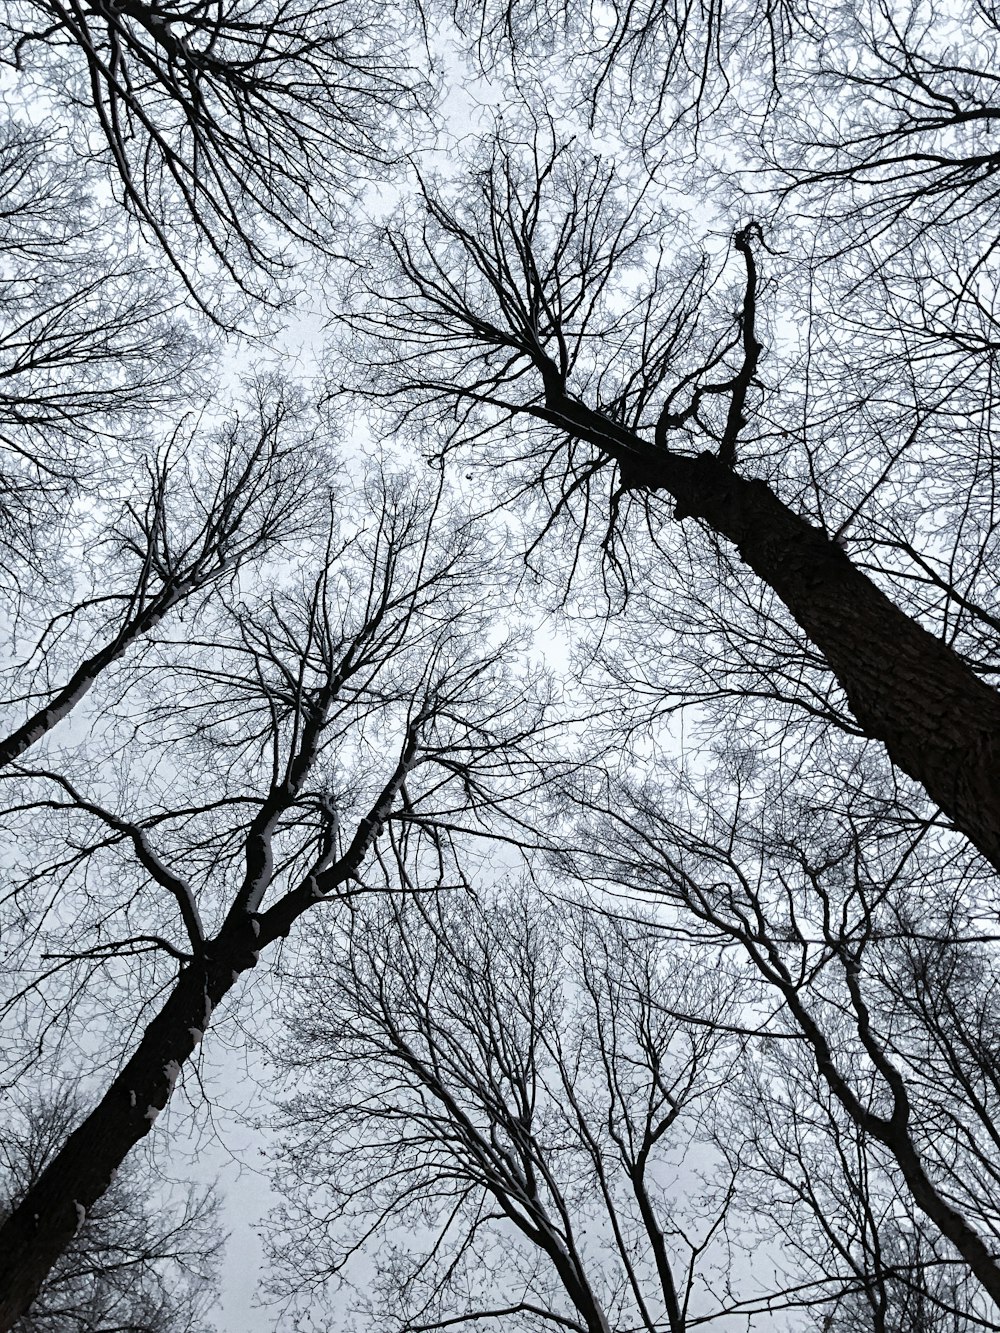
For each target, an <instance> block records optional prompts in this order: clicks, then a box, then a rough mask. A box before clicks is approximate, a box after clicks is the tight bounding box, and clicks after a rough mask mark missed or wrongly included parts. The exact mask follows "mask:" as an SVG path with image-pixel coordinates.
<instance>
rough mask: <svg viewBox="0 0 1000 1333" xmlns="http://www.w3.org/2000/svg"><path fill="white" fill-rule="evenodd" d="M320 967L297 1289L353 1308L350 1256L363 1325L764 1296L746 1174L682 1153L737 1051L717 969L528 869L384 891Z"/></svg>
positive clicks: (294, 1201)
mask: <svg viewBox="0 0 1000 1333" xmlns="http://www.w3.org/2000/svg"><path fill="white" fill-rule="evenodd" d="M310 970H311V971H313V972H314V973H315V976H316V981H315V982H314V983H313V985H311V986H310V988H309V990H308V1001H307V1004H306V1007H305V1011H304V1013H303V1014H301V1015H296V1016H295V1018H294V1019H292V1021H291V1024H290V1028H289V1036H290V1042H289V1038H284V1039H283V1042H282V1048H281V1052H280V1053H279V1055H278V1061H279V1063H280V1064H281V1065H282V1066H283V1067H284V1068H285V1069H286V1071H287V1072H288V1073H289V1075H290V1079H291V1082H292V1083H293V1085H294V1087H295V1088H296V1089H297V1091H296V1093H295V1095H294V1096H293V1097H292V1099H291V1100H290V1101H289V1102H288V1103H287V1104H286V1105H285V1107H284V1111H283V1116H282V1121H283V1124H284V1126H285V1129H286V1131H287V1144H286V1147H285V1149H284V1151H283V1154H282V1157H281V1168H280V1176H281V1178H282V1179H283V1188H284V1192H285V1194H286V1199H287V1203H286V1207H285V1209H284V1211H283V1213H282V1215H281V1217H280V1218H279V1220H278V1223H277V1227H276V1237H277V1240H276V1250H277V1273H278V1274H279V1275H280V1281H276V1282H275V1286H276V1287H277V1288H278V1289H279V1290H281V1291H283V1292H284V1293H285V1295H286V1296H289V1295H290V1301H291V1303H292V1304H293V1305H294V1304H296V1302H298V1301H301V1302H302V1304H303V1305H304V1306H306V1307H308V1308H310V1309H311V1310H312V1311H313V1313H314V1315H315V1313H316V1312H317V1310H322V1309H323V1308H325V1307H324V1306H323V1303H322V1302H323V1293H324V1292H328V1291H330V1290H331V1289H332V1290H333V1291H335V1292H336V1293H337V1295H336V1297H335V1300H334V1304H333V1307H332V1308H333V1309H337V1310H340V1311H343V1312H344V1313H345V1314H346V1306H345V1299H344V1298H345V1292H346V1291H348V1290H350V1288H351V1285H352V1278H353V1279H354V1282H355V1283H356V1284H358V1285H359V1286H360V1288H361V1290H360V1293H359V1300H358V1310H359V1311H362V1312H364V1315H365V1316H366V1317H367V1319H368V1320H369V1321H371V1323H372V1326H378V1327H381V1328H385V1327H387V1326H390V1325H387V1321H391V1326H392V1327H398V1328H399V1329H401V1330H404V1329H405V1330H410V1331H411V1333H412V1331H415V1330H418V1329H423V1330H429V1329H440V1328H449V1327H464V1326H470V1327H471V1326H475V1325H477V1324H481V1323H493V1322H497V1323H499V1324H501V1325H502V1326H503V1327H505V1328H506V1327H510V1328H525V1329H531V1328H544V1327H551V1326H556V1327H561V1328H570V1329H577V1330H587V1331H588V1333H599V1331H600V1333H606V1330H607V1329H609V1328H639V1329H644V1330H649V1333H652V1331H653V1330H660V1329H664V1328H666V1329H669V1330H671V1333H681V1330H684V1329H687V1328H690V1327H693V1326H694V1325H695V1324H698V1325H700V1324H702V1323H711V1322H712V1320H713V1319H714V1318H717V1317H719V1316H720V1315H724V1314H725V1313H726V1312H731V1311H733V1310H737V1311H738V1310H752V1309H753V1308H755V1306H756V1308H758V1309H760V1308H764V1306H765V1304H766V1302H765V1301H764V1300H763V1299H762V1297H763V1295H764V1292H763V1286H764V1284H763V1283H762V1282H757V1283H756V1290H754V1287H755V1281H754V1279H753V1278H751V1277H747V1279H746V1281H745V1283H744V1284H743V1285H744V1287H745V1288H746V1289H745V1290H743V1291H742V1292H739V1291H734V1289H733V1288H734V1286H735V1285H736V1281H737V1280H736V1278H735V1277H733V1276H732V1275H731V1272H730V1270H731V1267H732V1262H733V1255H732V1253H731V1246H732V1245H733V1244H734V1243H735V1242H734V1240H733V1238H732V1237H731V1235H730V1234H729V1232H728V1230H727V1228H728V1226H729V1225H730V1219H729V1217H728V1215H729V1213H730V1211H731V1206H732V1203H733V1198H734V1191H735V1188H736V1181H735V1174H736V1173H735V1172H733V1173H731V1172H729V1171H727V1170H726V1169H725V1167H724V1166H721V1162H722V1159H716V1160H717V1162H718V1163H720V1166H721V1169H719V1170H718V1171H715V1170H713V1167H712V1165H711V1164H710V1163H709V1162H708V1161H706V1160H705V1158H704V1155H703V1158H702V1162H701V1170H700V1171H699V1169H698V1166H697V1165H696V1164H693V1162H692V1157H696V1156H697V1148H698V1144H699V1141H700V1142H701V1145H702V1150H703V1151H704V1145H705V1142H706V1135H707V1123H708V1121H707V1117H708V1115H709V1112H710V1108H711V1106H712V1104H713V1102H714V1101H715V1099H716V1097H717V1095H718V1092H719V1089H720V1087H721V1086H722V1085H724V1084H725V1083H726V1081H727V1080H728V1079H729V1078H731V1077H732V1074H733V1069H734V1066H735V1065H736V1064H738V1062H739V1059H740V1054H741V1048H742V1039H741V1038H740V1036H739V1035H735V1036H734V1035H733V1033H732V1031H730V1030H727V1028H726V1026H725V1024H724V1023H722V1022H720V1021H719V1019H720V1016H721V1015H723V1014H726V1013H727V1012H728V1011H729V1009H730V1008H731V1004H732V993H731V992H732V986H731V982H730V980H729V979H727V978H726V977H725V976H724V975H720V974H718V973H714V974H713V973H711V972H709V971H708V970H706V969H705V968H704V967H703V966H701V965H700V963H699V961H698V959H697V958H695V957H693V956H691V955H690V954H688V953H685V951H684V950H683V948H682V947H681V946H680V945H678V944H676V942H667V941H665V940H664V939H663V937H662V936H659V935H658V934H657V933H656V932H655V931H654V930H653V929H652V928H651V924H650V922H648V921H642V920H632V921H629V920H625V919H623V920H621V921H617V922H616V921H614V920H611V919H602V918H600V917H593V916H590V915H588V914H587V913H585V912H584V913H581V912H580V910H579V908H575V907H572V906H570V905H568V904H566V903H560V904H552V905H546V904H544V902H542V901H540V900H539V898H538V895H537V892H536V891H534V890H525V889H521V890H517V891H511V890H507V891H506V892H504V893H500V894H497V893H495V892H494V893H492V894H489V895H487V896H483V897H478V896H477V897H471V896H468V895H464V896H460V897H452V898H446V899H426V898H424V897H421V896H418V897H413V898H410V899H408V900H403V901H396V900H381V901H379V902H375V903H371V904H369V905H367V906H366V907H365V908H364V909H361V910H359V911H358V912H357V913H356V914H355V915H354V916H353V917H352V918H351V920H350V923H349V931H348V936H347V939H346V941H345V940H342V939H340V938H338V935H337V934H336V933H332V934H331V936H330V937H329V938H328V939H327V940H325V941H323V942H322V943H321V944H320V946H319V947H318V949H317V952H316V957H315V959H314V960H313V963H312V966H311V969H310ZM689 1015H690V1016H693V1017H689ZM403 1235H405V1237H406V1239H405V1241H404V1240H402V1239H401V1237H402V1236H403ZM371 1271H374V1273H375V1274H376V1276H374V1277H372V1276H371V1275H370V1273H371ZM771 1295H772V1296H773V1299H774V1302H775V1304H780V1300H779V1298H778V1297H777V1295H776V1294H774V1293H771Z"/></svg>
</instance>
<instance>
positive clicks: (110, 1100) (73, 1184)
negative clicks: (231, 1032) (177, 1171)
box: [0, 921, 259, 1333]
mask: <svg viewBox="0 0 1000 1333" xmlns="http://www.w3.org/2000/svg"><path fill="white" fill-rule="evenodd" d="M258 944H259V941H258V939H257V936H256V935H255V934H254V933H253V932H252V929H251V924H250V922H249V921H247V923H246V925H245V928H244V929H243V930H242V931H240V932H235V931H234V932H232V935H231V937H230V939H228V940H227V941H226V943H225V944H224V945H221V946H220V945H217V946H216V948H215V949H214V950H213V952H212V954H211V957H209V958H206V959H204V960H199V961H197V962H195V963H192V964H190V965H189V966H188V967H186V968H185V969H184V970H183V971H182V972H181V974H180V976H179V978H178V980H177V983H176V985H175V986H174V989H173V990H172V991H171V993H170V995H169V996H168V998H167V1000H166V1002H165V1004H164V1005H163V1007H162V1008H161V1009H160V1011H159V1013H158V1014H157V1015H156V1017H155V1018H154V1019H153V1020H152V1022H151V1023H150V1024H149V1026H148V1027H147V1028H146V1031H145V1032H144V1034H143V1036H142V1040H141V1041H140V1042H139V1045H138V1047H137V1049H136V1050H135V1052H134V1054H133V1055H132V1056H131V1058H130V1059H129V1060H128V1061H127V1063H126V1064H125V1066H124V1068H123V1069H122V1071H121V1073H120V1074H119V1075H118V1076H117V1078H115V1080H114V1082H113V1083H112V1084H111V1086H110V1087H109V1088H108V1091H107V1092H106V1094H105V1095H104V1097H103V1098H102V1100H101V1101H100V1102H99V1103H98V1105H97V1106H96V1107H95V1108H94V1110H93V1111H92V1112H91V1113H90V1115H88V1116H87V1118H86V1120H84V1121H83V1123H82V1124H81V1125H80V1126H79V1127H78V1128H77V1129H75V1130H74V1131H73V1133H72V1134H71V1135H70V1136H69V1138H68V1139H67V1140H66V1142H65V1143H64V1144H63V1146H62V1148H61V1149H60V1150H59V1152H58V1153H57V1154H56V1156H55V1157H54V1158H53V1159H52V1161H51V1162H50V1163H49V1165H48V1166H47V1167H46V1169H45V1170H44V1171H43V1172H42V1174H41V1176H40V1177H39V1178H38V1180H37V1181H36V1182H35V1184H34V1185H33V1186H32V1188H31V1189H30V1190H29V1191H28V1193H27V1195H25V1197H24V1199H23V1200H21V1202H20V1203H19V1204H18V1206H17V1207H16V1208H15V1209H14V1210H13V1211H12V1212H11V1214H10V1216H9V1217H8V1218H7V1219H6V1221H5V1222H4V1224H3V1226H2V1227H0V1330H2V1331H3V1333H6V1330H8V1329H10V1328H11V1327H12V1326H13V1324H14V1323H15V1322H16V1321H17V1319H18V1318H19V1317H20V1316H21V1315H22V1314H24V1313H25V1311H26V1310H27V1309H28V1307H29V1306H30V1304H31V1302H32V1301H33V1300H34V1298H35V1296H36V1295H37V1294H38V1291H39V1289H40V1287H41V1285H42V1283H43V1282H44V1280H45V1278H46V1277H47V1276H48V1273H49V1270H50V1269H51V1268H52V1266H53V1264H54V1263H55V1262H56V1260H57V1259H58V1258H59V1256H60V1254H61V1253H62V1252H63V1250H64V1249H65V1248H66V1246H67V1244H68V1243H69V1241H70V1240H71V1239H72V1238H73V1235H74V1234H75V1232H76V1230H77V1228H78V1227H79V1226H80V1224H81V1222H82V1220H83V1217H84V1215H85V1213H86V1212H87V1210H89V1208H90V1207H91V1205H92V1204H94V1203H95V1202H96V1201H97V1200H98V1199H99V1198H100V1197H101V1195H102V1194H103V1193H104V1191H105V1190H106V1189H107V1188H108V1186H109V1184H110V1183H111V1179H112V1177H113V1175H114V1173H115V1171H116V1170H117V1169H118V1167H119V1166H120V1165H121V1163H122V1162H123V1161H124V1159H125V1157H126V1155H127V1154H128V1152H129V1151H130V1150H131V1149H132V1148H133V1147H134V1146H135V1145H136V1144H137V1143H138V1142H139V1140H140V1139H142V1138H144V1137H145V1136H146V1135H147V1134H148V1133H149V1131H150V1129H151V1128H152V1126H153V1122H154V1120H155V1119H156V1117H157V1115H158V1114H159V1113H160V1111H162V1110H163V1108H164V1107H165V1106H166V1104H167V1102H168V1100H169V1098H170V1094H171V1092H172V1091H173V1087H174V1083H175V1082H176V1080H177V1076H178V1074H179V1073H180V1070H181V1068H182V1067H183V1065H184V1063H185V1062H186V1061H187V1060H189V1059H190V1058H191V1055H192V1054H193V1053H194V1050H195V1048H196V1046H197V1044H198V1042H199V1041H200V1040H201V1036H202V1033H203V1032H204V1031H205V1030H206V1028H207V1027H208V1023H209V1019H210V1017H211V1014H212V1010H213V1009H214V1007H215V1006H216V1005H217V1004H218V1003H219V1001H220V1000H221V999H222V998H223V996H224V995H225V994H226V992H227V991H229V990H230V989H231V988H232V986H233V984H234V982H235V981H236V980H237V978H238V976H239V975H240V973H241V972H242V971H245V970H246V969H247V968H250V967H253V965H254V963H255V962H256V949H257V947H258Z"/></svg>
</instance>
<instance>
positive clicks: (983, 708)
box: [538, 393, 1000, 870]
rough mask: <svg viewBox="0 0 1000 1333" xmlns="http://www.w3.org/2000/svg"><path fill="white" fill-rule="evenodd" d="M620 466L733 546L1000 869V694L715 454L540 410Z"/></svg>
mask: <svg viewBox="0 0 1000 1333" xmlns="http://www.w3.org/2000/svg"><path fill="white" fill-rule="evenodd" d="M538 415H539V416H542V417H544V418H545V419H547V420H549V421H550V422H552V423H553V424H558V425H559V426H561V427H562V428H564V429H568V430H570V431H571V432H572V433H573V434H574V435H576V436H579V437H580V438H583V439H587V440H590V441H591V442H592V443H593V444H595V445H597V447H598V448H599V449H601V450H602V451H603V452H604V453H605V454H607V455H608V456H610V457H611V458H614V459H615V460H616V461H617V462H618V463H619V466H620V467H621V469H622V476H623V479H627V481H628V484H629V485H630V486H631V487H632V488H634V489H640V490H651V491H653V490H665V491H667V492H668V493H669V494H670V495H672V496H673V498H674V500H675V501H676V504H677V510H676V512H677V517H678V518H679V519H682V518H688V517H692V518H700V519H702V520H703V521H704V522H705V523H707V524H708V525H709V527H711V528H712V529H713V530H714V531H715V532H717V533H718V534H719V535H720V536H722V537H725V538H728V540H729V541H731V542H732V543H733V544H734V545H735V546H736V548H737V550H738V551H739V553H740V556H741V558H742V559H743V560H744V562H745V563H746V564H747V565H749V567H750V568H751V569H752V570H753V571H754V573H755V574H757V575H758V576H759V577H760V578H761V579H762V580H763V581H764V583H766V584H767V585H768V587H770V588H772V589H773V590H774V591H775V592H776V593H777V595H778V596H779V597H780V598H781V600H782V601H783V602H784V604H785V606H786V607H787V608H788V610H789V611H790V612H791V614H792V616H793V617H794V618H795V620H796V621H797V623H798V624H799V625H800V626H801V628H802V629H803V630H804V631H805V632H806V634H807V635H808V636H809V638H810V639H811V640H812V642H813V643H814V644H815V645H816V647H817V648H818V649H819V650H820V652H821V653H822V654H823V656H824V657H825V658H826V661H827V663H828V664H829V667H830V670H831V671H832V672H833V674H834V676H836V678H837V680H838V681H839V683H840V685H841V687H842V688H843V690H844V693H845V694H846V695H847V700H848V703H849V704H850V707H851V710H852V711H853V713H854V716H855V717H856V718H857V720H858V723H859V724H860V726H861V727H862V729H863V730H864V732H865V734H866V735H868V736H870V737H871V738H872V739H873V740H878V741H881V742H882V743H883V744H884V745H885V748H886V750H887V752H888V754H889V758H890V759H891V760H892V762H893V763H894V764H895V765H896V766H897V767H898V768H900V769H902V771H903V772H904V773H907V774H909V776H910V777H911V778H914V779H915V780H916V781H917V782H919V783H921V785H922V786H923V787H924V789H925V791H926V792H927V794H928V796H930V798H931V799H932V800H933V801H935V802H936V803H937V804H938V805H939V806H940V807H941V809H942V810H943V811H944V812H945V814H946V815H948V816H949V817H950V818H951V819H952V820H953V822H954V824H955V826H956V828H957V829H959V830H960V832H962V833H964V834H965V835H966V837H968V838H969V840H970V841H971V842H972V843H973V844H974V845H975V846H976V847H977V848H978V849H979V851H980V852H982V854H983V856H985V857H986V858H987V860H989V861H990V862H991V864H992V865H993V866H994V867H995V868H996V869H997V870H1000V694H998V693H997V692H996V691H995V690H993V689H992V688H991V687H990V686H989V685H987V684H986V683H985V682H984V681H982V680H981V679H980V678H979V677H978V676H977V675H976V673H975V672H974V671H973V670H972V669H971V667H969V665H968V664H967V663H966V662H964V661H963V660H962V658H961V657H960V656H959V655H958V654H957V653H956V652H955V651H954V650H953V649H952V648H949V647H948V645H947V644H945V643H942V642H941V640H940V639H937V638H935V637H934V635H932V634H930V633H928V631H927V630H925V629H923V628H922V627H921V626H920V625H919V624H917V622H916V621H915V620H913V619H912V618H911V617H910V616H908V615H906V614H905V612H903V611H901V610H900V609H899V607H897V606H896V605H894V603H893V602H891V601H890V599H889V598H888V597H887V596H886V595H885V593H883V592H882V591H881V590H880V589H879V588H877V587H876V585H875V584H874V583H873V582H872V580H871V579H870V578H868V576H867V575H866V574H863V573H862V572H861V570H859V569H856V568H855V567H854V565H852V564H851V561H850V560H849V559H848V557H847V556H846V555H845V554H844V552H843V551H842V550H841V549H840V548H839V547H838V546H837V545H836V544H835V543H834V542H833V541H831V540H830V538H829V537H827V535H826V534H825V533H824V532H821V531H820V530H819V529H818V528H815V527H813V525H812V524H811V523H809V522H808V521H807V520H806V519H804V518H802V517H800V516H799V515H798V514H796V513H794V511H793V510H791V509H789V508H788V506H787V505H785V504H783V503H782V501H781V500H779V499H778V497H777V496H776V495H775V493H774V492H773V491H772V490H771V488H770V487H769V486H768V485H767V484H766V483H765V482H763V481H756V480H748V479H747V478H745V477H741V476H740V475H739V474H738V473H737V472H735V471H733V470H732V469H731V468H729V467H726V466H725V465H724V464H723V463H721V462H720V461H719V459H718V458H717V457H716V456H715V455H714V454H709V453H703V454H701V455H699V456H698V457H696V458H695V457H689V456H685V455H682V454H675V453H671V452H669V451H667V450H664V449H660V448H657V447H655V446H654V445H651V444H649V443H648V442H647V441H646V440H644V439H642V438H641V437H639V436H637V435H634V434H632V433H631V432H630V431H626V430H624V429H622V428H621V427H617V426H615V424H614V423H613V422H610V421H608V420H607V419H606V418H605V417H603V416H601V415H600V413H598V412H594V411H592V410H591V409H589V408H587V407H585V406H584V405H583V404H581V403H577V402H575V401H574V400H572V399H570V398H568V397H565V396H562V395H557V394H555V393H553V394H551V395H550V397H549V399H548V402H547V405H546V408H545V409H544V410H540V411H539V412H538Z"/></svg>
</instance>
